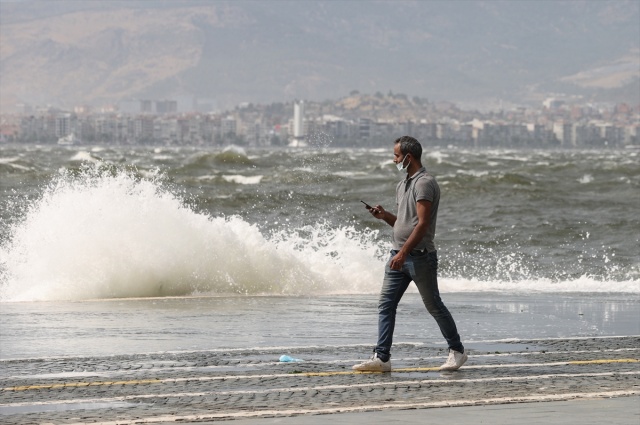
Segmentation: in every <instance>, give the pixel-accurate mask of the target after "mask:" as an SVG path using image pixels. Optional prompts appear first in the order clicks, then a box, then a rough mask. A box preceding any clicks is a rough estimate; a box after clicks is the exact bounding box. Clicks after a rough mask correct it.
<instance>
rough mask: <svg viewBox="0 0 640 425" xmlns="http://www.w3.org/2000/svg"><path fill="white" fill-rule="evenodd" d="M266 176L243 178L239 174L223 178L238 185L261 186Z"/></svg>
mask: <svg viewBox="0 0 640 425" xmlns="http://www.w3.org/2000/svg"><path fill="white" fill-rule="evenodd" d="M263 177H264V176H241V175H239V174H234V175H228V176H222V178H223V179H224V180H225V181H227V182H230V183H236V184H259V183H260V181H261V180H262V178H263Z"/></svg>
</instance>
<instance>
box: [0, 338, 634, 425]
mask: <svg viewBox="0 0 640 425" xmlns="http://www.w3.org/2000/svg"><path fill="white" fill-rule="evenodd" d="M468 348H470V349H471V357H470V359H469V362H468V363H467V365H466V366H465V367H464V368H463V369H461V370H459V371H457V372H446V373H445V372H439V371H438V366H439V365H440V364H441V363H442V362H443V361H444V360H445V357H446V352H445V350H444V349H442V348H441V347H434V346H428V345H414V344H399V345H397V346H395V349H394V357H393V367H394V371H393V372H392V373H387V374H380V373H357V372H353V371H352V370H351V365H353V364H354V363H355V362H357V361H358V360H361V359H363V358H364V357H366V356H367V355H368V352H367V351H368V350H369V349H370V348H369V347H363V346H355V345H354V346H346V347H312V348H297V349H286V351H285V349H264V350H235V351H228V352H222V351H198V352H180V353H158V354H148V355H124V356H110V357H92V358H87V357H83V358H80V357H72V358H51V359H32V360H5V361H1V362H0V367H1V369H0V376H1V379H2V390H1V392H0V423H7V424H80V423H102V424H137V423H140V424H143V423H160V424H164V423H174V422H176V421H179V422H180V423H189V422H204V423H209V422H217V421H220V420H226V421H228V420H233V421H234V423H238V424H255V425H266V424H276V423H282V424H319V423H325V422H326V421H329V420H331V421H332V422H334V423H336V424H342V423H368V424H376V423H385V424H386V423H393V422H397V423H399V422H402V423H409V424H412V423H416V424H417V423H423V422H424V421H425V419H426V418H427V417H431V418H432V419H433V420H434V422H436V421H437V422H440V421H447V422H449V423H451V422H460V420H462V419H464V420H466V421H467V422H469V420H473V422H474V423H509V422H500V418H506V417H507V416H509V417H513V418H518V417H519V415H523V416H522V417H523V418H525V419H524V421H525V423H545V424H554V423H581V424H588V423H591V422H589V421H586V420H587V419H589V418H596V416H594V415H589V414H586V412H588V411H589V409H590V408H591V409H593V406H601V407H602V408H601V409H597V410H593V412H596V411H597V412H600V413H602V409H605V411H609V413H608V414H606V415H604V416H603V415H602V414H601V419H602V418H605V419H606V418H609V420H610V421H611V422H612V423H616V424H618V423H622V424H625V423H629V424H634V425H637V424H638V423H640V411H639V409H638V408H637V407H636V406H638V404H637V402H638V400H639V399H640V363H639V360H640V337H638V336H632V337H606V338H576V339H541V340H526V341H524V340H521V341H510V342H490V341H487V342H482V343H475V344H473V343H470V344H468ZM281 354H288V355H290V356H293V357H297V358H301V359H303V360H305V361H304V362H301V363H280V362H278V361H277V360H278V358H279V357H280V355H281ZM594 399H596V401H594ZM465 406H467V407H465ZM468 406H472V407H468ZM579 406H581V407H579ZM634 407H636V408H634ZM517 412H518V413H517ZM544 412H547V413H546V414H545V413H544ZM558 412H564V416H562V415H561V416H559V414H558ZM454 414H455V416H451V417H450V415H454ZM428 415H430V416H428ZM491 415H493V416H491ZM545 415H546V417H545ZM566 415H571V416H569V419H571V418H574V419H576V420H578V419H579V418H580V415H582V417H583V419H582V420H578V421H577V422H572V421H571V420H567V417H566ZM616 415H617V416H616ZM474 417H475V420H474ZM527 417H528V418H529V419H531V418H538V419H540V422H535V420H533V419H531V420H529V419H526V418H527ZM491 418H494V420H493V421H491V420H490V419H491ZM556 419H562V420H561V421H556V422H554V420H556ZM596 419H597V418H596ZM485 420H486V422H485ZM585 421H586V422H585Z"/></svg>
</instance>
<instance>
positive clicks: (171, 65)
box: [0, 0, 640, 110]
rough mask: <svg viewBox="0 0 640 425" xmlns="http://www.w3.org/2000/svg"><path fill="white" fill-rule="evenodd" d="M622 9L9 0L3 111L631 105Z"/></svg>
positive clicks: (631, 6) (639, 87)
mask: <svg viewBox="0 0 640 425" xmlns="http://www.w3.org/2000/svg"><path fill="white" fill-rule="evenodd" d="M639 5H640V3H639V2H637V1H634V0H629V1H622V0H620V1H610V0H602V1H572V2H566V1H553V2H551V1H549V2H529V1H517V2H513V1H484V2H470V1H429V2H426V1H391V2H389V1H316V2H312V1H273V0H265V1H257V2H246V1H173V0H167V1H160V0H158V1H156V0H144V1H109V2H77V1H54V2H45V1H28V0H25V1H20V2H2V3H0V6H1V10H0V12H1V13H0V75H1V78H0V107H2V109H3V110H6V109H9V108H11V107H12V106H13V105H14V104H15V103H16V102H29V103H34V104H35V103H40V104H42V103H52V104H56V105H61V106H72V105H75V104H81V103H89V104H91V103H104V102H118V101H121V100H124V99H128V98H129V99H130V98H153V99H163V98H175V97H178V96H198V97H202V98H209V99H215V100H216V101H217V102H218V105H219V106H221V107H228V106H231V105H234V104H237V103H239V102H242V101H250V102H272V101H281V100H291V99H293V98H306V99H314V100H323V99H328V98H338V97H341V96H344V94H345V93H349V92H350V91H351V90H354V89H355V90H360V91H362V92H366V93H375V92H377V91H380V92H383V93H386V92H388V91H390V90H391V91H394V92H401V93H407V94H409V95H410V96H422V97H427V98H429V99H433V100H438V99H447V100H452V101H456V102H465V101H469V102H481V101H486V100H491V99H504V100H507V101H514V102H517V103H525V102H532V101H535V102H538V101H540V100H541V99H542V98H544V97H546V96H548V95H550V93H554V92H561V93H567V94H576V95H582V96H585V97H586V98H588V99H589V98H597V99H600V100H615V101H627V102H632V103H637V102H638V101H639V100H638V99H639V98H640V84H639V81H640V24H639V22H640V13H639Z"/></svg>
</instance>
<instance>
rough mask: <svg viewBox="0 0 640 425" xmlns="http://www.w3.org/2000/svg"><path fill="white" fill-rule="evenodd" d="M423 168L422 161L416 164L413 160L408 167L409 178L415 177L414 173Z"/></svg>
mask: <svg viewBox="0 0 640 425" xmlns="http://www.w3.org/2000/svg"><path fill="white" fill-rule="evenodd" d="M421 168H422V164H421V163H417V164H414V163H413V162H412V163H411V164H409V167H408V168H407V178H408V179H410V178H411V177H413V175H414V174H415V173H417V172H418V171H420V169H421Z"/></svg>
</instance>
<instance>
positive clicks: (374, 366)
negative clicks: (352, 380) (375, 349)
mask: <svg viewBox="0 0 640 425" xmlns="http://www.w3.org/2000/svg"><path fill="white" fill-rule="evenodd" d="M353 370H357V371H359V372H391V359H389V360H387V361H386V362H383V361H382V360H380V359H379V358H378V353H375V354H374V355H373V357H371V360H367V361H366V362H362V363H360V364H357V365H355V366H353Z"/></svg>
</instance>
